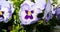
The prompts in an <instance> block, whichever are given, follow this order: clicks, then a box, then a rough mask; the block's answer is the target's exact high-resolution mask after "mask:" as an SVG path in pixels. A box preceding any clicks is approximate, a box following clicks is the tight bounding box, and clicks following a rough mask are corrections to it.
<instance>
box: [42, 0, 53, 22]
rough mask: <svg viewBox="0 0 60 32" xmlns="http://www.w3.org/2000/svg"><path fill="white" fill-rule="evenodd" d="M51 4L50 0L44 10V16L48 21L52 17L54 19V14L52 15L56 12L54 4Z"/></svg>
mask: <svg viewBox="0 0 60 32" xmlns="http://www.w3.org/2000/svg"><path fill="white" fill-rule="evenodd" d="M51 4H52V2H51V0H48V2H47V5H46V8H45V11H44V17H43V18H44V20H45V21H46V22H47V21H49V20H50V19H52V17H53V15H52V14H53V13H54V12H52V11H53V5H51Z"/></svg>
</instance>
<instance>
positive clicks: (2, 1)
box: [0, 0, 14, 23]
mask: <svg viewBox="0 0 60 32" xmlns="http://www.w3.org/2000/svg"><path fill="white" fill-rule="evenodd" d="M13 12H14V8H13V6H12V3H11V2H9V1H6V0H0V22H2V21H4V22H6V23H7V22H8V19H9V18H10V17H11V16H12V13H13Z"/></svg>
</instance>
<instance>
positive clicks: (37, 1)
mask: <svg viewBox="0 0 60 32" xmlns="http://www.w3.org/2000/svg"><path fill="white" fill-rule="evenodd" d="M35 4H36V6H37V7H38V8H40V9H41V10H43V9H44V8H45V5H46V0H35Z"/></svg>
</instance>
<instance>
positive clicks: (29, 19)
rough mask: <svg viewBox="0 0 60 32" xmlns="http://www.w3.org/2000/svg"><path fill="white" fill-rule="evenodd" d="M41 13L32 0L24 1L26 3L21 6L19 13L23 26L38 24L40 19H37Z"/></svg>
mask: <svg viewBox="0 0 60 32" xmlns="http://www.w3.org/2000/svg"><path fill="white" fill-rule="evenodd" d="M38 7H39V6H38ZM41 8H42V7H41ZM39 13H42V12H41V9H40V8H37V6H36V4H35V3H33V2H31V1H30V0H26V1H24V3H23V4H21V8H20V11H19V16H20V21H21V24H22V25H30V24H33V23H36V22H37V21H38V20H39V19H40V18H38V17H37V15H38V14H39Z"/></svg>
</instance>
